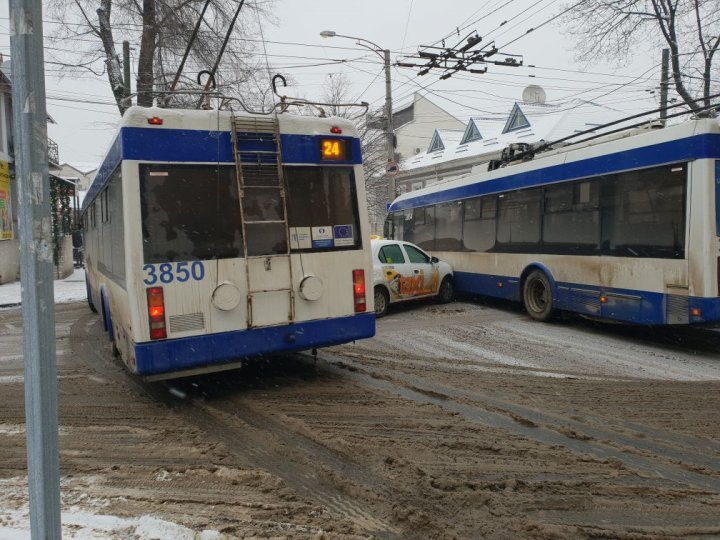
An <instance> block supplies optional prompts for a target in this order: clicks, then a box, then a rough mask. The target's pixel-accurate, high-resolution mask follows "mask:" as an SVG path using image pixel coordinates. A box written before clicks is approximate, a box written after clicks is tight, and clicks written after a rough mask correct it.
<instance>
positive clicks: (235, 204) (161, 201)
mask: <svg viewBox="0 0 720 540" xmlns="http://www.w3.org/2000/svg"><path fill="white" fill-rule="evenodd" d="M140 203H141V211H142V235H143V252H144V255H145V262H146V263H162V262H169V261H190V260H208V259H229V258H234V257H242V256H243V247H242V246H243V244H242V225H241V222H240V202H239V198H238V190H237V179H236V177H235V167H233V166H216V165H164V164H154V165H141V166H140Z"/></svg>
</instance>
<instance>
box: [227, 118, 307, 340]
mask: <svg viewBox="0 0 720 540" xmlns="http://www.w3.org/2000/svg"><path fill="white" fill-rule="evenodd" d="M232 128H233V148H234V152H235V163H236V165H237V173H238V183H239V188H240V200H241V209H242V211H241V220H242V225H243V241H244V243H245V256H246V260H247V294H248V300H247V302H248V309H247V313H248V327H257V326H271V325H277V324H286V323H288V322H292V321H293V319H294V318H295V315H294V312H295V307H294V296H293V287H292V271H291V266H290V264H291V263H290V252H289V242H288V227H287V211H286V208H285V192H284V182H283V171H282V159H281V153H280V133H279V128H278V122H277V119H275V118H247V117H243V118H233V123H232Z"/></svg>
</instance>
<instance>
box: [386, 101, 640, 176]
mask: <svg viewBox="0 0 720 540" xmlns="http://www.w3.org/2000/svg"><path fill="white" fill-rule="evenodd" d="M518 114H521V115H522V118H523V119H524V120H526V121H527V125H523V124H524V123H525V122H519V125H520V127H516V128H515V129H511V130H507V127H508V124H509V123H510V121H511V120H512V119H513V115H515V116H516V117H517V115H518ZM624 116H626V113H623V112H621V111H617V110H615V109H611V108H609V107H605V106H603V105H598V104H597V103H593V102H590V101H584V100H575V101H573V102H570V103H568V104H566V105H562V106H560V105H539V104H535V103H523V102H517V103H515V104H514V105H513V108H512V109H511V111H510V113H509V114H508V115H507V116H505V117H501V116H498V117H472V118H470V120H469V121H468V126H467V127H466V129H465V131H464V132H462V131H460V132H458V131H455V130H436V132H435V133H436V135H439V137H440V138H441V140H442V143H443V146H444V148H443V149H442V151H435V152H429V151H427V152H424V153H421V154H417V155H415V156H412V157H410V158H408V159H406V160H404V161H403V162H402V163H401V165H400V170H401V171H408V170H412V169H418V168H421V167H426V166H429V165H436V164H438V163H443V162H447V161H452V160H455V159H463V158H467V157H471V156H478V157H480V156H482V155H484V154H492V153H495V152H497V151H499V150H501V149H503V148H505V147H506V146H507V145H508V144H511V143H518V142H527V143H532V144H534V143H538V142H540V141H553V140H557V139H560V138H562V137H566V136H568V135H572V134H573V133H578V132H580V131H584V130H587V129H592V128H593V127H594V126H599V125H601V124H605V123H608V122H612V121H614V120H619V119H621V118H622V117H624ZM471 124H472V126H474V127H475V128H476V129H477V130H478V131H479V133H480V134H481V135H482V138H480V139H475V140H470V141H467V140H465V139H466V137H465V135H467V134H468V132H469V130H470V129H471ZM446 131H449V132H452V133H460V134H461V136H460V138H457V137H456V136H454V135H451V134H449V133H448V134H444V132H446ZM433 140H435V136H433ZM431 147H432V143H431Z"/></svg>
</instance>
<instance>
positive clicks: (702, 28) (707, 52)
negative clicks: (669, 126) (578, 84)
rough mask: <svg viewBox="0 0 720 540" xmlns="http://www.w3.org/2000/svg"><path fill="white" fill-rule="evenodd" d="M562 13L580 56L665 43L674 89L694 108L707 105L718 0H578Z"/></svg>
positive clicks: (719, 37) (719, 39)
mask: <svg viewBox="0 0 720 540" xmlns="http://www.w3.org/2000/svg"><path fill="white" fill-rule="evenodd" d="M565 18H566V20H567V21H568V22H569V32H570V33H571V34H575V35H576V36H578V37H579V38H580V39H579V41H578V55H577V56H578V57H579V58H580V59H582V60H584V61H592V60H596V59H608V58H615V59H619V60H625V59H627V58H629V57H630V56H632V55H634V54H635V53H636V52H637V50H638V48H642V47H645V46H647V45H648V44H651V45H656V46H658V45H659V46H660V47H661V48H668V49H669V50H670V65H671V77H672V82H673V86H674V88H675V91H676V92H677V93H678V95H679V96H680V97H681V98H682V99H683V101H684V102H685V103H686V104H687V105H688V107H690V109H692V110H693V111H698V110H699V109H701V108H702V107H709V106H710V101H711V100H710V96H711V95H712V87H713V84H712V82H713V81H712V79H711V73H712V69H713V61H714V59H715V53H716V52H717V50H718V45H720V0H580V1H578V2H577V3H576V4H575V5H574V6H572V9H571V10H570V11H569V12H568V13H567V15H565ZM659 56H660V55H659V51H658V58H659Z"/></svg>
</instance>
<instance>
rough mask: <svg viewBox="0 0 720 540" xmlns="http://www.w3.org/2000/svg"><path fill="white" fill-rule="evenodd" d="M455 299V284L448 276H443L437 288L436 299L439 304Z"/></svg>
mask: <svg viewBox="0 0 720 540" xmlns="http://www.w3.org/2000/svg"><path fill="white" fill-rule="evenodd" d="M454 299H455V286H454V285H453V280H452V278H451V277H450V276H445V278H444V279H443V280H442V283H441V284H440V288H439V289H438V295H437V301H438V302H440V303H441V304H448V303H450V302H452V301H453V300H454Z"/></svg>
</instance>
